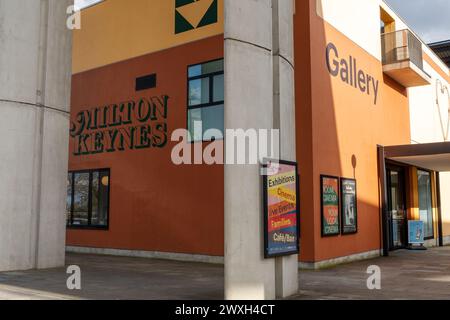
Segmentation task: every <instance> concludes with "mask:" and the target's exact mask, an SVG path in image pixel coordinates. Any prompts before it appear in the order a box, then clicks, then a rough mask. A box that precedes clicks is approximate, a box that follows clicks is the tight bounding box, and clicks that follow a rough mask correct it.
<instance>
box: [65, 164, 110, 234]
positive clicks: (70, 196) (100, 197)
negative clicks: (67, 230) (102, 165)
mask: <svg viewBox="0 0 450 320" xmlns="http://www.w3.org/2000/svg"><path fill="white" fill-rule="evenodd" d="M109 177H110V174H109V170H87V171H76V172H69V174H68V176H67V201H66V220H67V226H68V227H73V228H108V216H109V183H110V182H109Z"/></svg>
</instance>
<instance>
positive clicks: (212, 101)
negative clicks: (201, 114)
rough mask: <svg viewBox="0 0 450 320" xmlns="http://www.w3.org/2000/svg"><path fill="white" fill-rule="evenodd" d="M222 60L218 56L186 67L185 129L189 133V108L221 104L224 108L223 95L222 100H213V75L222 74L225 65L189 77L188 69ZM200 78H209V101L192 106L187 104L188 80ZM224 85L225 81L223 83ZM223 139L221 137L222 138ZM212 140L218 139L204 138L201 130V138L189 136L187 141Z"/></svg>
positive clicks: (188, 95)
mask: <svg viewBox="0 0 450 320" xmlns="http://www.w3.org/2000/svg"><path fill="white" fill-rule="evenodd" d="M221 60H222V61H224V63H225V59H224V58H223V57H222V58H218V59H213V60H208V61H204V62H200V63H194V64H190V65H188V66H187V68H186V78H187V81H186V106H187V108H186V130H187V131H188V132H189V134H190V133H191V132H190V131H189V111H190V110H197V109H203V108H209V107H217V106H221V105H223V106H224V108H225V97H224V100H222V101H217V102H214V77H216V76H220V75H224V74H225V65H224V68H223V69H224V70H222V71H216V72H211V73H207V74H201V75H199V76H195V77H190V76H189V69H190V68H192V67H195V66H199V65H203V64H207V63H211V62H216V61H221ZM201 79H208V80H209V93H208V94H209V99H208V100H209V102H208V103H201V104H198V105H194V106H190V105H189V97H190V94H189V93H190V82H191V81H194V80H201ZM224 86H225V83H224ZM224 91H225V88H224ZM222 135H225V133H224V132H222ZM222 139H223V138H222ZM214 140H218V139H212V140H204V137H203V132H202V139H201V140H195V139H194V137H191V139H189V138H188V142H190V143H196V142H199V143H200V142H201V143H203V142H212V141H214Z"/></svg>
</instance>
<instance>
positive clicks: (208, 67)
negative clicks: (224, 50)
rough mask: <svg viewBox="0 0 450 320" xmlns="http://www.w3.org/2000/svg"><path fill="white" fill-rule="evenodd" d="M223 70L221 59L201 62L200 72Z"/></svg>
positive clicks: (207, 72)
mask: <svg viewBox="0 0 450 320" xmlns="http://www.w3.org/2000/svg"><path fill="white" fill-rule="evenodd" d="M221 71H223V59H221V60H216V61H211V62H207V63H204V64H202V74H203V75H204V74H209V73H215V72H221Z"/></svg>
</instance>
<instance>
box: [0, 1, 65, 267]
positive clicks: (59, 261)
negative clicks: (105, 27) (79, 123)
mask: <svg viewBox="0 0 450 320" xmlns="http://www.w3.org/2000/svg"><path fill="white" fill-rule="evenodd" d="M72 3H73V1H71V0H23V1H14V0H0V47H1V48H2V50H1V51H0V70H1V71H0V139H1V142H0V164H1V165H0V203H1V204H2V205H1V206H0V271H7V270H25V269H32V268H49V267H57V266H62V265H64V256H65V254H64V250H65V195H66V180H67V165H68V164H67V163H68V136H69V133H68V130H69V110H70V108H69V106H70V90H71V88H70V85H71V60H72V55H71V51H72V50H71V45H72V41H71V31H70V30H68V29H67V27H66V19H67V14H66V10H67V7H68V6H69V5H70V4H72Z"/></svg>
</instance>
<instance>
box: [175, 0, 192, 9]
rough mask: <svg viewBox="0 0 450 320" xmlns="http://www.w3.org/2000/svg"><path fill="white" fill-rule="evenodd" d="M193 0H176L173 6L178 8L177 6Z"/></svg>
mask: <svg viewBox="0 0 450 320" xmlns="http://www.w3.org/2000/svg"><path fill="white" fill-rule="evenodd" d="M194 2H195V0H176V1H175V8H179V7H182V6H185V5H187V4H190V3H194Z"/></svg>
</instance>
